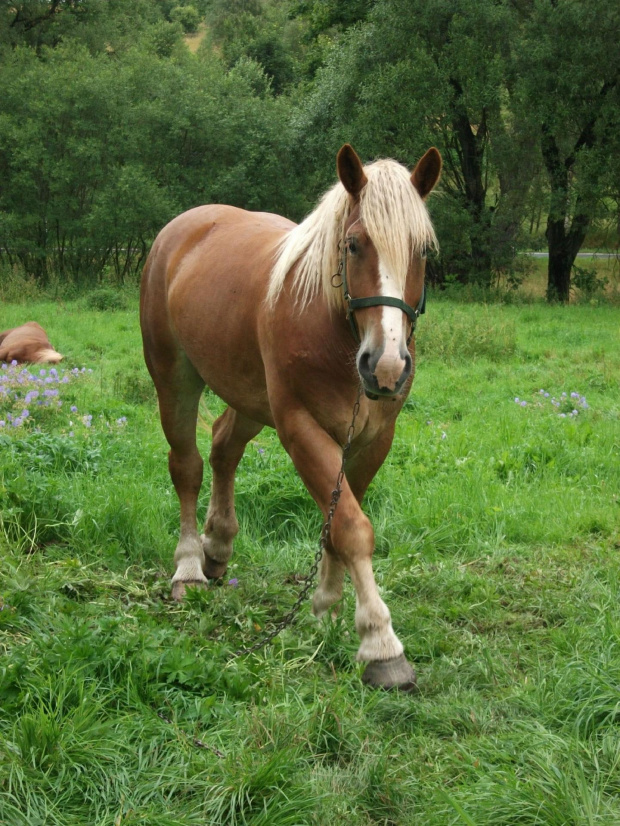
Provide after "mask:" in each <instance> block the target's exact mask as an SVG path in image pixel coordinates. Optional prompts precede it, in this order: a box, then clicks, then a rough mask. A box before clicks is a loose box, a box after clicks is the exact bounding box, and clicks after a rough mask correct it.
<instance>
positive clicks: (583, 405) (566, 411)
mask: <svg viewBox="0 0 620 826" xmlns="http://www.w3.org/2000/svg"><path fill="white" fill-rule="evenodd" d="M545 401H548V402H549V403H550V404H551V406H552V407H554V408H555V409H556V411H557V414H558V416H559V417H560V418H562V419H565V418H566V417H567V416H568V417H571V416H572V417H575V416H578V415H579V413H580V411H582V410H588V409H589V407H590V405H589V404H588V402H587V400H586V397H585V396H582V395H581V393H577V391H575V390H573V392H572V393H571V394H570V396H569V394H568V393H562V394H561V395H560V397H559V398H558V399H556V398H555V396H552V395H551V393H548V392H547V391H546V390H543V389H540V390H539V391H538V394H537V397H535V401H532V402H527V401H526V400H525V399H520V398H519V397H518V396H516V397H515V404H518V405H519V407H528V405H532V406H536V407H542V406H543V404H544V402H545Z"/></svg>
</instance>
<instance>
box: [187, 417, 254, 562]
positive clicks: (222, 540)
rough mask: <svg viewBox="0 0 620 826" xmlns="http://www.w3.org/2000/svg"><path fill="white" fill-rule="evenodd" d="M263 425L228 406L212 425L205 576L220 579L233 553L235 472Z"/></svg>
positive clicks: (202, 537)
mask: <svg viewBox="0 0 620 826" xmlns="http://www.w3.org/2000/svg"><path fill="white" fill-rule="evenodd" d="M262 428H263V426H262V425H261V424H258V422H255V421H252V419H248V418H246V417H245V416H243V415H242V414H241V413H238V412H237V411H236V410H233V409H232V408H231V407H228V408H227V409H226V410H225V411H224V413H223V414H222V415H221V416H220V417H219V418H218V419H216V421H215V422H214V424H213V441H212V443H211V455H210V458H209V462H210V464H211V468H212V470H213V480H212V486H211V499H210V500H209V508H208V511H207V517H206V520H205V527H204V534H203V535H202V536H201V540H202V547H203V550H204V556H205V562H204V572H205V574H206V575H207V577H210V578H217V577H222V576H224V574H225V573H226V569H227V567H228V561H229V560H230V557H231V556H232V552H233V539H234V538H235V536H236V535H237V533H238V531H239V523H238V522H237V517H236V514H235V500H234V486H235V471H236V470H237V465H238V464H239V462H240V461H241V457H242V456H243V452H244V450H245V446H246V445H247V443H248V442H249V441H250V439H253V438H254V437H255V436H256V435H257V434H258V433H260V431H261V430H262Z"/></svg>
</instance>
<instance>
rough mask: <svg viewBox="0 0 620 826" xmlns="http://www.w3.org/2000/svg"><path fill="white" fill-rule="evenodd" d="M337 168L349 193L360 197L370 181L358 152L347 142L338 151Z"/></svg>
mask: <svg viewBox="0 0 620 826" xmlns="http://www.w3.org/2000/svg"><path fill="white" fill-rule="evenodd" d="M336 169H337V170H338V177H339V178H340V181H341V182H342V185H343V186H344V188H345V189H346V190H347V192H348V193H349V195H352V196H353V197H354V198H357V197H359V194H360V192H361V191H362V189H363V188H364V187H365V186H366V184H367V183H368V178H367V177H366V175H364V167H363V166H362V162H361V161H360V159H359V157H358V155H357V152H356V151H355V149H353V147H352V146H351V145H350V144H348V143H345V145H344V146H342V147H341V148H340V151H339V152H338V157H337V159H336Z"/></svg>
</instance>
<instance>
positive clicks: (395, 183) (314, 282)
mask: <svg viewBox="0 0 620 826" xmlns="http://www.w3.org/2000/svg"><path fill="white" fill-rule="evenodd" d="M364 172H365V174H366V177H367V179H368V183H367V184H366V186H365V187H364V189H363V190H362V193H361V196H360V220H361V222H362V224H363V226H364V228H365V229H366V231H367V232H368V234H369V236H370V238H371V239H372V241H373V243H374V245H375V248H376V250H377V254H378V255H379V258H380V260H381V261H383V262H384V264H385V266H386V267H387V268H388V269H389V271H390V273H391V274H392V276H393V278H394V279H395V281H396V285H397V287H398V289H400V292H401V295H404V291H405V282H406V279H407V272H408V269H409V263H410V261H411V258H412V256H413V255H414V254H416V253H419V252H421V251H422V250H423V249H424V248H427V247H431V248H436V246H437V238H436V236H435V231H434V230H433V225H432V223H431V220H430V217H429V214H428V211H427V209H426V205H425V203H424V201H423V200H422V198H421V197H420V195H419V194H418V192H417V190H416V189H415V187H414V186H413V185H412V183H411V175H410V173H409V172H408V170H407V169H406V168H405V167H404V166H401V164H399V163H397V162H396V161H392V160H381V161H376V162H375V163H372V164H369V165H368V166H365V167H364ZM351 205H352V204H351V198H350V196H349V194H348V193H347V191H346V190H345V188H344V186H343V185H342V184H341V183H340V182H338V183H337V184H336V185H335V186H333V187H332V188H331V189H330V190H328V191H327V192H326V193H325V195H324V196H323V198H322V199H321V201H320V202H319V204H318V206H317V207H316V208H315V210H314V211H313V212H311V213H310V215H308V216H307V217H306V218H305V219H304V220H303V221H302V222H301V223H300V224H298V225H297V226H296V227H294V228H293V229H292V230H290V232H288V233H287V234H286V235H285V236H284V238H283V240H282V241H281V242H280V244H279V246H278V248H277V250H276V257H275V263H274V266H273V269H272V271H271V276H270V282H269V291H268V293H267V301H268V302H269V303H270V304H272V305H273V304H274V303H275V301H276V300H277V298H278V296H279V295H280V292H281V290H282V287H283V286H284V282H285V279H286V277H287V275H288V273H289V272H290V270H291V269H292V268H293V267H295V273H294V276H293V278H294V285H293V288H294V292H295V293H296V299H297V304H298V305H299V306H300V307H302V308H303V307H304V306H306V305H307V304H308V302H309V301H311V300H312V299H313V298H314V297H315V296H317V295H318V294H319V293H321V292H322V293H323V295H324V296H325V299H326V301H327V303H328V304H329V305H330V306H332V307H337V306H339V305H341V304H342V302H343V296H342V290H337V289H334V286H333V284H332V276H333V274H334V273H336V272H337V270H338V264H339V261H340V254H341V253H340V250H341V247H342V243H343V241H344V235H345V225H346V222H347V218H348V217H349V215H350V212H351Z"/></svg>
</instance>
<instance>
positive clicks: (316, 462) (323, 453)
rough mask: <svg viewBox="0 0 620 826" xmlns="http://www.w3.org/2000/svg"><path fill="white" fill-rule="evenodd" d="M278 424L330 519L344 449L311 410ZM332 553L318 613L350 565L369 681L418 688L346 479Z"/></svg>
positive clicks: (364, 520)
mask: <svg viewBox="0 0 620 826" xmlns="http://www.w3.org/2000/svg"><path fill="white" fill-rule="evenodd" d="M276 424H277V428H278V433H279V435H280V438H281V440H282V443H283V444H284V447H285V448H286V450H287V451H288V453H289V455H290V456H291V458H292V460H293V463H294V464H295V467H296V468H297V471H298V472H299V474H300V476H301V478H302V479H303V481H304V484H305V485H306V487H307V488H308V491H309V492H310V494H311V495H312V497H313V498H314V500H315V501H316V503H317V504H318V506H319V508H320V509H321V512H322V513H323V516H324V518H326V517H327V513H328V511H329V506H330V502H331V494H332V490H333V487H334V483H335V480H336V477H337V476H338V473H339V470H340V466H341V462H342V449H341V448H340V446H339V445H338V444H336V442H334V440H333V439H332V438H331V437H330V436H329V435H328V434H327V433H326V432H325V431H324V430H323V429H322V428H321V427H320V426H319V425H318V423H317V422H316V421H315V420H314V419H313V418H312V417H311V416H310V414H309V413H307V411H303V410H300V409H299V408H297V409H296V410H295V409H293V410H292V411H290V410H289V411H286V412H284V413H283V415H282V416H281V417H279V420H277V421H276ZM388 448H389V445H388ZM385 452H387V451H385ZM383 455H385V453H384V454H383ZM379 464H380V462H379ZM370 478H372V476H371V477H370ZM368 481H369V480H368ZM367 484H368V482H365V481H364V478H363V474H361V475H360V477H359V480H357V488H358V496H359V498H360V499H361V496H362V495H363V491H364V490H365V489H366V487H367ZM328 551H329V555H328V558H327V560H326V562H324V563H323V568H322V576H321V583H320V585H319V589H318V591H317V595H315V600H314V602H313V608H314V610H315V613H321V612H323V611H324V610H327V607H329V605H330V604H332V600H333V601H335V599H333V598H334V597H336V598H339V597H340V593H341V590H342V577H343V575H344V569H345V567H346V569H347V570H348V571H349V574H350V576H351V580H352V582H353V586H354V588H355V595H356V610H355V627H356V630H357V633H358V635H359V637H360V647H359V650H358V652H357V659H358V660H359V661H362V662H367V663H368V665H367V667H366V670H365V672H364V677H363V680H364V682H366V683H368V684H370V685H373V686H377V687H384V688H395V687H398V688H401V689H402V690H410V689H412V688H413V687H414V685H415V673H414V671H413V669H412V668H411V666H410V665H409V663H408V662H407V660H406V658H405V655H404V653H403V645H402V643H401V641H400V640H399V639H398V637H397V636H396V634H395V633H394V629H393V628H392V619H391V616H390V611H389V609H388V607H387V605H386V604H385V603H384V601H383V600H382V599H381V597H380V595H379V591H378V588H377V584H376V582H375V577H374V573H373V569H372V554H373V551H374V531H373V529H372V525H371V524H370V520H369V519H368V517H367V516H366V515H365V514H364V513H363V512H362V509H361V508H360V504H359V501H358V498H357V497H356V495H355V493H354V492H353V490H352V489H351V486H350V485H349V482H348V481H347V479H346V478H345V479H344V481H343V484H342V492H341V495H340V500H339V502H338V507H337V508H336V511H335V514H334V517H333V520H332V524H331V531H330V545H329V548H328Z"/></svg>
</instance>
